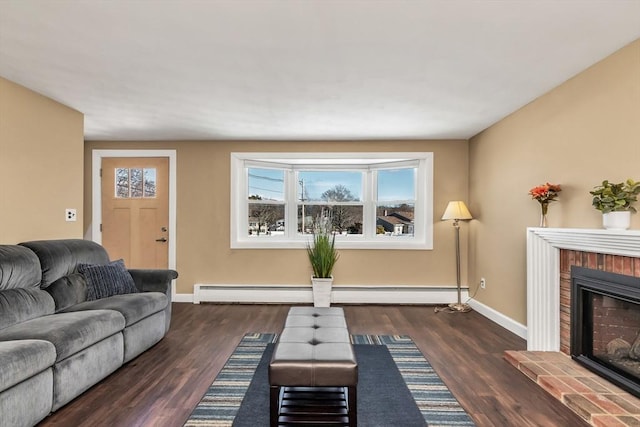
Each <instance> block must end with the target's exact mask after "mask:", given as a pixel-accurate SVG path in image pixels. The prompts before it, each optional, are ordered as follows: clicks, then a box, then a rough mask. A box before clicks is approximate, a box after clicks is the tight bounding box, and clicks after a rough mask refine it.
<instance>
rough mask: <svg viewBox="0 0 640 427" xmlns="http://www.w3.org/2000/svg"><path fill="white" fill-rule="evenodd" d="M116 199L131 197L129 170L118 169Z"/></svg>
mask: <svg viewBox="0 0 640 427" xmlns="http://www.w3.org/2000/svg"><path fill="white" fill-rule="evenodd" d="M115 179H116V197H119V198H127V197H129V169H128V168H116V174H115Z"/></svg>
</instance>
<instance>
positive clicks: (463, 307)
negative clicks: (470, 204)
mask: <svg viewBox="0 0 640 427" xmlns="http://www.w3.org/2000/svg"><path fill="white" fill-rule="evenodd" d="M472 218H473V217H472V216H471V213H470V212H469V209H467V206H466V205H465V204H464V202H461V201H459V200H456V201H452V202H449V204H448V205H447V209H445V211H444V214H443V215H442V220H443V221H445V220H450V219H452V220H453V228H454V229H455V234H456V283H457V285H458V302H457V303H454V304H449V307H447V308H446V309H447V310H448V311H451V312H457V313H464V312H467V311H469V310H471V307H469V304H463V303H462V295H461V293H462V288H461V284H460V220H468V219H472Z"/></svg>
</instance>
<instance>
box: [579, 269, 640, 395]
mask: <svg viewBox="0 0 640 427" xmlns="http://www.w3.org/2000/svg"><path fill="white" fill-rule="evenodd" d="M571 357H572V358H573V359H574V360H576V361H577V362H579V363H580V364H582V365H584V366H585V367H586V368H588V369H590V370H591V371H593V372H595V373H597V374H598V375H600V376H602V377H604V378H606V379H607V380H609V381H611V382H612V383H614V384H617V385H618V386H620V387H621V388H623V389H625V390H627V391H629V392H630V393H632V394H633V395H635V396H637V397H640V278H638V277H633V276H625V275H622V274H616V273H608V272H604V271H600V270H593V269H589V268H584V267H577V266H573V267H572V268H571Z"/></svg>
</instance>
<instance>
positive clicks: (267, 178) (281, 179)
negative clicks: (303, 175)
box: [249, 173, 284, 182]
mask: <svg viewBox="0 0 640 427" xmlns="http://www.w3.org/2000/svg"><path fill="white" fill-rule="evenodd" d="M249 177H251V178H257V179H266V180H267V181H275V182H284V178H271V177H270V176H262V175H256V174H253V173H250V174H249Z"/></svg>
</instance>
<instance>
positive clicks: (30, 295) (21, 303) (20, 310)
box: [0, 288, 55, 330]
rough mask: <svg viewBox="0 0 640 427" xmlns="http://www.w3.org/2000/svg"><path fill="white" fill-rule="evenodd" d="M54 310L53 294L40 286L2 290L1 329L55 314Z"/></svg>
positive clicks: (0, 296) (0, 294)
mask: <svg viewBox="0 0 640 427" xmlns="http://www.w3.org/2000/svg"><path fill="white" fill-rule="evenodd" d="M54 310H55V303H54V302H53V298H52V297H51V295H49V294H48V293H47V292H45V291H43V290H41V289H39V288H30V289H7V290H3V291H0V330H2V329H4V328H8V327H10V326H13V325H16V324H18V323H21V322H25V321H27V320H30V319H35V318H37V317H40V316H46V315H48V314H53V312H54Z"/></svg>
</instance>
